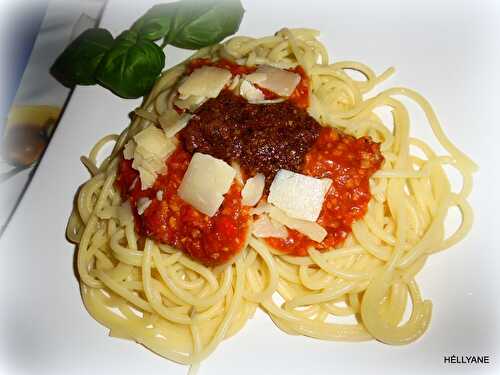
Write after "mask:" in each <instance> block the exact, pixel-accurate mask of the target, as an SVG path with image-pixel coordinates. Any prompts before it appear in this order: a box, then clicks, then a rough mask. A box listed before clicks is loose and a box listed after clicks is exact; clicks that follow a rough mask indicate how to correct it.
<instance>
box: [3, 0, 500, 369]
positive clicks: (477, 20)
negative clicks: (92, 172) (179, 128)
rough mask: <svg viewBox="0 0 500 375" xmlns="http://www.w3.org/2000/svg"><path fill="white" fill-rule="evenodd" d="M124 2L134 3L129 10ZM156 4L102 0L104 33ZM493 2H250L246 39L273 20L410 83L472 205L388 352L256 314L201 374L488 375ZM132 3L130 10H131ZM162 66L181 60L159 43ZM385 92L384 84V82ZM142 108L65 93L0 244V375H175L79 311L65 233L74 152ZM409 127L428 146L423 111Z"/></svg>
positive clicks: (168, 365) (269, 29) (494, 332)
mask: <svg viewBox="0 0 500 375" xmlns="http://www.w3.org/2000/svg"><path fill="white" fill-rule="evenodd" d="M132 3H134V4H132ZM152 3H153V2H152V1H148V2H146V1H138V2H133V1H129V2H127V3H125V2H123V1H120V0H113V1H110V2H109V4H108V6H107V8H106V11H105V13H104V17H103V21H102V25H103V26H104V27H106V28H108V29H110V30H111V31H112V32H113V34H114V35H116V34H117V33H118V32H120V31H121V30H123V29H125V28H127V27H129V26H130V25H131V24H132V22H133V21H134V20H135V19H136V18H137V17H138V16H139V15H140V14H142V13H143V12H144V11H146V10H147V9H148V8H149V7H150V6H151V4H152ZM499 5H500V3H498V2H495V1H483V2H481V6H479V4H478V3H476V2H472V1H451V0H450V1H439V2H438V1H435V0H434V1H422V0H419V1H413V2H412V3H411V4H410V3H409V2H404V5H403V2H397V1H388V0H385V1H378V2H376V4H375V2H373V3H372V2H368V1H363V2H362V1H349V2H347V1H343V2H331V3H330V2H327V1H304V0H301V1H290V0H288V1H285V0H283V1H269V0H267V1H258V2H257V1H246V2H245V7H246V9H247V12H246V14H245V16H244V19H243V23H242V25H241V28H240V34H242V35H254V36H262V35H267V34H270V33H273V32H275V31H276V30H278V29H279V28H281V27H283V26H291V27H304V26H309V27H314V28H317V29H320V30H321V31H322V37H321V39H322V40H323V42H324V43H325V44H326V45H327V46H328V48H329V51H330V53H331V57H332V58H333V59H335V60H338V59H353V60H360V61H362V62H365V63H367V64H368V65H370V66H371V67H373V68H374V69H375V70H376V71H377V72H382V71H383V70H384V69H385V68H387V67H389V66H395V67H396V68H397V71H398V73H397V75H396V76H395V77H394V78H393V79H392V80H391V81H390V83H389V84H390V85H395V86H408V87H412V88H414V89H417V90H418V91H420V92H421V93H422V94H424V95H425V96H426V97H427V98H428V99H429V100H430V101H431V102H432V103H433V105H434V107H435V108H436V110H437V113H438V115H439V116H440V118H441V120H442V121H443V124H444V128H445V130H446V132H447V133H448V134H449V135H450V136H451V138H452V139H453V140H454V141H455V142H456V144H457V145H458V146H459V147H460V148H462V149H463V150H465V151H466V152H467V153H468V154H470V155H471V156H472V157H473V158H474V159H475V160H476V161H477V162H478V163H479V164H480V167H481V171H480V173H479V174H477V175H476V178H475V187H474V192H473V194H472V196H471V203H472V205H473V207H474V209H475V213H476V221H475V225H474V228H473V230H472V232H471V233H470V235H469V236H468V237H467V238H466V239H465V241H463V242H461V243H460V244H458V245H457V246H455V247H454V248H453V249H452V250H449V251H446V252H444V253H441V254H437V255H435V256H433V257H432V258H431V259H430V261H429V262H428V264H427V265H426V267H425V268H424V270H423V271H422V273H421V274H420V275H419V277H418V280H419V281H420V283H421V286H422V293H423V295H424V297H425V298H430V299H431V300H432V301H433V303H434V309H433V319H432V322H431V325H430V327H429V330H428V332H427V333H426V334H425V335H424V336H423V337H422V338H421V339H420V340H418V341H417V342H415V343H413V344H411V345H407V346H403V347H392V346H387V345H384V344H381V343H378V342H368V343H339V342H323V341H319V340H313V339H309V338H305V337H291V336H288V335H285V334H283V333H282V332H280V331H279V330H278V329H277V328H276V327H275V326H274V324H273V323H272V322H271V321H270V319H268V318H267V317H266V316H264V314H262V313H258V314H257V315H256V317H255V318H254V319H253V320H251V321H250V322H249V323H248V324H247V325H246V326H245V327H244V329H243V330H242V331H241V332H240V333H239V334H237V335H236V336H235V337H234V338H231V339H230V340H228V341H226V342H224V343H223V344H222V345H221V346H220V347H219V348H218V349H217V350H216V352H215V353H214V354H213V355H212V356H211V357H210V358H209V359H208V360H207V361H205V362H204V363H203V365H202V369H201V374H203V375H208V374H232V373H236V372H237V373H238V374H254V373H256V372H260V373H262V374H287V375H291V374H303V373H311V374H316V375H319V374H334V373H337V374H338V373H341V374H358V373H364V374H375V373H383V374H400V373H404V374H407V373H423V372H426V373H435V372H440V373H446V372H448V373H455V372H456V370H457V368H460V369H461V370H464V371H467V372H476V371H477V372H479V371H481V372H482V373H484V372H490V373H492V372H494V371H495V372H498V370H499V369H500V368H499V367H498V361H499V357H498V338H499V332H498V324H497V313H498V311H497V310H498V303H497V299H498V295H499V292H500V288H499V277H497V276H496V275H495V274H496V272H497V271H499V268H498V263H499V260H500V256H499V253H500V247H499V246H498V242H497V241H496V240H497V239H498V237H497V233H495V232H496V231H498V225H499V224H500V222H499V220H498V214H497V213H496V212H495V210H498V209H499V207H500V204H499V203H500V201H499V198H498V193H497V191H498V186H500V178H499V173H498V161H499V157H498V146H497V145H498V138H499V137H500V131H499V127H500V124H498V115H497V113H498V112H497V111H496V108H498V98H499V97H498V88H499V87H500V80H499V74H498V67H500V48H499V45H498V44H499V43H498V40H499V39H498V36H499V35H500V27H499V26H498V25H499V23H498V19H500V17H499V16H500V7H499ZM132 7H134V8H132ZM166 52H167V64H168V66H171V65H173V64H174V63H176V62H178V61H179V60H180V59H181V58H183V57H185V56H187V55H188V52H187V51H179V50H175V49H173V48H170V47H169V48H167V51H166ZM385 86H387V85H385ZM138 104H139V100H123V99H119V98H118V97H116V96H113V95H112V94H110V93H109V92H108V91H106V90H104V89H102V88H100V87H79V88H77V89H76V90H75V92H74V94H73V98H72V99H71V101H70V103H69V105H68V107H67V109H66V112H65V114H64V117H63V119H62V122H61V124H60V125H59V128H58V130H57V131H56V133H55V136H54V138H53V140H52V142H51V144H50V146H49V148H48V150H47V152H46V154H45V156H44V158H43V160H42V162H41V164H40V166H39V168H38V170H37V172H36V175H35V177H34V179H33V182H32V183H31V185H30V186H29V188H28V190H27V193H26V195H25V197H24V199H23V201H22V202H21V205H20V206H19V209H18V210H17V212H16V214H15V216H14V218H13V220H12V222H11V224H10V226H9V227H8V228H7V231H6V232H5V234H4V237H3V238H2V239H1V242H0V246H1V251H0V301H1V307H0V324H1V329H2V331H1V336H0V345H1V353H0V372H2V370H3V371H4V372H5V373H14V374H15V373H29V374H31V373H36V374H63V373H64V374H68V373H71V374H115V373H116V374H120V375H126V374H139V373H141V374H148V375H153V374H185V373H186V368H184V367H182V366H179V365H176V364H174V363H172V362H170V361H168V360H165V359H162V358H160V357H158V356H156V355H154V354H152V353H151V352H149V351H148V350H146V349H144V348H143V347H141V346H139V345H137V344H134V343H131V342H127V341H123V340H119V339H114V338H109V337H108V336H107V330H106V329H105V328H104V327H102V326H101V325H99V324H98V323H96V322H95V321H94V320H93V319H92V318H91V317H90V316H89V314H88V313H87V312H86V310H85V309H84V307H83V304H82V301H81V298H80V295H79V290H78V284H77V281H76V278H75V275H74V273H73V268H72V262H73V252H74V248H73V246H72V245H71V244H69V243H68V242H67V241H66V239H65V236H64V230H65V226H66V221H67V218H68V215H69V213H70V210H71V206H72V200H73V197H74V194H75V191H76V189H77V187H78V186H79V185H80V184H81V183H82V182H83V181H84V180H85V179H86V178H87V177H88V176H87V174H86V171H85V170H84V168H83V166H82V165H81V164H80V162H79V157H80V155H82V154H86V153H87V152H88V150H89V149H90V147H91V146H92V145H93V144H94V143H95V141H96V140H97V139H98V138H100V137H101V136H103V135H105V134H107V133H110V132H119V131H121V130H122V129H123V128H124V127H125V126H127V125H128V117H127V114H128V113H129V112H130V111H131V110H132V109H134V108H135V107H136V106H137V105H138ZM415 115H416V123H415V124H414V129H417V132H416V133H417V134H419V135H421V136H422V137H424V138H428V137H429V132H428V131H426V130H423V125H424V122H423V121H421V120H422V116H421V114H419V113H416V114H415ZM448 355H457V356H462V355H464V356H465V355H481V356H482V355H489V356H490V358H491V361H492V364H490V365H458V364H444V359H443V357H444V356H448Z"/></svg>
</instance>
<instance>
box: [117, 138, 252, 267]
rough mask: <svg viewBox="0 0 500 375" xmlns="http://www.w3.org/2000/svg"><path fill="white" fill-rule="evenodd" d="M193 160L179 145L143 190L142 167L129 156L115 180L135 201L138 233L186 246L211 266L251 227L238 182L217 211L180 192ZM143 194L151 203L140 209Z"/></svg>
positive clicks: (224, 258)
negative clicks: (202, 208)
mask: <svg viewBox="0 0 500 375" xmlns="http://www.w3.org/2000/svg"><path fill="white" fill-rule="evenodd" d="M190 161H191V155H190V154H189V153H187V152H186V151H185V150H184V149H183V148H182V147H181V146H179V147H178V148H177V150H176V151H175V152H174V153H173V154H172V155H171V156H170V157H169V158H168V160H167V162H166V163H167V168H168V171H167V173H166V174H164V175H160V176H158V178H157V179H156V181H155V183H154V185H153V186H152V187H151V188H149V189H146V190H141V183H140V181H139V180H138V177H139V173H138V172H137V171H136V170H135V169H132V163H131V161H130V160H125V159H123V160H122V161H121V163H120V166H119V171H118V177H117V180H116V183H115V184H116V186H117V188H118V189H119V191H120V193H121V195H122V198H123V199H128V201H129V202H130V205H131V207H132V211H133V212H134V214H135V224H136V231H137V232H138V233H140V234H142V235H143V236H147V237H150V238H152V239H154V240H155V241H157V242H161V243H165V244H168V245H171V246H173V247H176V248H178V249H181V250H182V251H184V252H185V253H186V254H188V255H189V256H191V257H192V258H193V259H195V260H197V261H199V262H200V263H203V264H204V265H206V266H215V265H219V264H223V263H225V262H227V261H228V260H230V259H231V258H232V257H233V256H234V255H236V254H237V253H238V252H239V251H240V250H241V249H242V248H243V245H244V243H245V238H246V236H247V232H248V229H249V218H250V216H249V212H248V208H247V207H243V206H242V204H241V186H240V185H239V184H238V183H233V185H232V186H231V188H230V190H229V192H228V193H227V194H226V195H225V198H224V202H223V203H222V205H221V207H220V208H219V211H218V212H217V213H216V214H215V215H214V216H213V217H209V216H207V215H205V214H202V213H200V212H199V211H198V210H196V209H195V208H193V207H192V206H191V205H190V204H188V203H186V202H184V201H183V200H182V199H181V198H180V197H179V196H178V195H177V189H178V188H179V185H180V183H181V181H182V178H183V177H184V173H185V172H186V170H187V167H188V165H189V162H190ZM134 181H135V183H134ZM159 191H162V192H163V193H162V194H163V196H162V199H161V200H159V199H158V198H157V192H159ZM143 197H145V198H149V199H150V200H151V204H150V205H149V206H148V207H147V208H146V210H145V211H144V213H143V214H142V215H139V214H137V202H138V200H139V199H140V198H143Z"/></svg>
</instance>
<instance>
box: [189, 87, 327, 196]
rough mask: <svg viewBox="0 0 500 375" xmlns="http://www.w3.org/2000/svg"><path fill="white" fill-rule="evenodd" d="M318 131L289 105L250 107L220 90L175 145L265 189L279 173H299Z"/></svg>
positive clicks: (308, 117) (319, 128)
mask: <svg viewBox="0 0 500 375" xmlns="http://www.w3.org/2000/svg"><path fill="white" fill-rule="evenodd" d="M320 130H321V126H320V125H319V124H318V122H317V121H316V120H314V119H313V118H312V117H311V116H309V115H308V113H307V112H306V111H305V110H303V109H301V108H298V107H296V106H295V105H294V104H293V103H291V102H289V101H284V102H281V103H274V104H265V105H263V104H252V103H249V102H247V101H246V100H245V99H244V98H242V97H241V96H238V95H235V94H233V93H232V92H231V91H229V90H224V91H223V92H221V93H220V94H219V96H218V97H217V98H214V99H210V100H208V101H207V102H206V103H204V104H203V105H202V106H201V107H200V108H199V109H198V110H197V111H196V113H195V116H194V117H193V118H192V119H191V121H190V122H189V124H188V126H187V127H186V128H185V129H183V130H182V131H181V133H180V139H181V141H182V142H183V144H184V147H185V149H186V150H187V151H188V152H190V153H195V152H201V153H205V154H209V155H212V156H213V157H216V158H218V159H222V160H225V161H226V162H232V161H237V162H239V164H240V166H241V167H242V169H243V172H244V173H245V174H246V175H250V176H252V175H254V174H256V173H262V174H264V175H265V176H266V186H267V187H269V185H270V184H271V182H272V181H273V178H274V176H275V175H276V173H277V172H278V171H279V170H280V169H288V170H290V171H294V172H300V170H301V168H302V164H303V162H304V156H305V155H306V153H307V152H308V151H309V149H310V148H311V147H312V145H313V143H314V142H315V141H316V139H317V138H318V136H319V132H320Z"/></svg>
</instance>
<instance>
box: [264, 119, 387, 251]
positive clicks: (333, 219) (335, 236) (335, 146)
mask: <svg viewBox="0 0 500 375" xmlns="http://www.w3.org/2000/svg"><path fill="white" fill-rule="evenodd" d="M382 162H383V157H382V154H381V153H380V147H379V144H378V143H375V142H373V141H372V140H370V139H369V138H368V137H361V138H354V137H352V136H350V135H347V134H342V133H340V132H338V131H336V130H334V129H332V128H323V129H322V131H321V134H320V136H319V138H318V140H317V141H316V142H315V143H314V145H313V146H312V148H311V150H310V151H309V152H308V153H307V155H306V156H305V161H304V165H303V168H302V173H303V174H306V175H309V176H312V177H316V178H330V179H331V180H332V186H331V187H330V189H329V191H328V192H327V195H326V196H325V201H324V202H323V208H322V210H321V213H320V215H319V218H318V221H317V222H318V224H319V225H321V226H322V227H323V228H325V229H326V231H327V235H326V237H325V239H324V240H323V241H322V242H321V243H318V242H315V241H313V240H311V239H309V238H308V237H306V236H305V235H303V234H302V233H299V232H297V231H296V230H293V229H289V230H288V237H287V238H286V239H280V238H268V239H267V242H268V243H269V244H270V245H271V246H273V247H274V248H276V249H279V250H281V251H283V252H285V253H287V254H291V255H296V256H304V255H307V250H308V249H309V248H310V247H314V248H316V249H318V250H324V249H328V248H331V247H335V246H337V245H339V244H341V243H342V242H344V240H345V239H346V237H347V235H348V234H349V233H350V232H351V226H352V223H353V222H354V221H355V220H358V219H361V218H362V217H363V216H364V215H365V214H366V210H367V208H368V202H369V201H370V198H371V194H370V187H369V179H370V177H371V176H372V175H373V173H375V172H376V171H377V170H378V169H379V168H380V166H381V165H382Z"/></svg>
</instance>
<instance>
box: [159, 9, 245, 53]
mask: <svg viewBox="0 0 500 375" xmlns="http://www.w3.org/2000/svg"><path fill="white" fill-rule="evenodd" d="M244 12H245V11H244V9H243V6H242V5H241V2H240V0H207V1H196V0H182V1H180V2H178V6H177V12H176V14H175V17H174V18H173V22H172V21H170V22H171V24H170V31H169V33H168V34H167V35H166V42H168V43H170V44H172V45H174V46H176V47H179V48H186V49H199V48H202V47H206V46H210V45H212V44H215V43H218V42H220V41H221V40H222V39H224V38H225V37H227V36H229V35H231V34H234V33H235V32H236V31H237V30H238V28H239V26H240V23H241V19H242V18H243V13H244Z"/></svg>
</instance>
